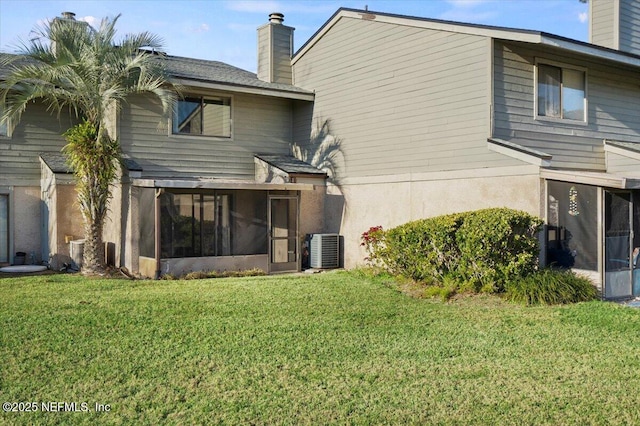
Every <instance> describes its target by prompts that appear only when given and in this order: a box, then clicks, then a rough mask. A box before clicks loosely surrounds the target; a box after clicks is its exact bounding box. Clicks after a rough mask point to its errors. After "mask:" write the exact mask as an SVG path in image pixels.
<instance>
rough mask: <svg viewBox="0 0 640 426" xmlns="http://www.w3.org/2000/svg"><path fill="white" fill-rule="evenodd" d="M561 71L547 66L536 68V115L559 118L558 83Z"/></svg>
mask: <svg viewBox="0 0 640 426" xmlns="http://www.w3.org/2000/svg"><path fill="white" fill-rule="evenodd" d="M561 79H562V70H561V69H560V68H557V67H552V66H549V65H539V66H538V115H540V116H543V117H558V118H559V117H560V82H561Z"/></svg>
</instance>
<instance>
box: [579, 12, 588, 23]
mask: <svg viewBox="0 0 640 426" xmlns="http://www.w3.org/2000/svg"><path fill="white" fill-rule="evenodd" d="M578 20H579V21H580V22H582V23H583V24H584V23H585V22H587V21H588V20H589V14H588V13H587V12H582V13H580V14H578Z"/></svg>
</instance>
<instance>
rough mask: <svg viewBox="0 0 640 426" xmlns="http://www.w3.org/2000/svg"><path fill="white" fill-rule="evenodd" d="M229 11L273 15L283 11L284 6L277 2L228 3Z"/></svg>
mask: <svg viewBox="0 0 640 426" xmlns="http://www.w3.org/2000/svg"><path fill="white" fill-rule="evenodd" d="M227 9H230V10H235V11H236V12H253V13H267V14H269V13H272V12H279V11H281V10H283V5H282V4H281V3H279V2H277V1H245V0H239V1H228V2H227Z"/></svg>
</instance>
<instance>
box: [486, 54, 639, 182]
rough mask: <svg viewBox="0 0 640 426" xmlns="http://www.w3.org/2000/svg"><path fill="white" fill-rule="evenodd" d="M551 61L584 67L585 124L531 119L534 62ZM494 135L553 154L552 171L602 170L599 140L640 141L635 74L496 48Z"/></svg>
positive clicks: (590, 61) (572, 59)
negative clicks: (585, 93)
mask: <svg viewBox="0 0 640 426" xmlns="http://www.w3.org/2000/svg"><path fill="white" fill-rule="evenodd" d="M535 58H538V60H539V61H544V60H550V61H557V62H562V63H565V64H569V65H575V66H579V67H584V68H586V69H587V99H588V112H587V114H588V123H587V124H571V123H565V122H552V121H545V120H536V119H535V117H534V112H535V110H534V108H535V102H534V85H535V82H534V64H535ZM494 61H495V63H494V74H495V83H494V124H495V126H494V136H495V137H498V138H502V139H506V140H509V141H512V142H515V143H518V144H521V145H524V146H527V147H530V148H534V149H538V150H541V151H544V152H547V153H549V154H551V155H553V160H552V165H553V166H554V167H567V168H577V169H589V170H604V169H605V162H604V148H603V142H602V141H603V139H605V138H606V139H612V140H621V141H630V142H636V141H637V142H640V120H638V117H639V116H640V74H638V72H637V70H633V69H631V68H624V67H622V66H618V65H615V64H611V63H606V62H604V61H602V60H598V61H597V62H594V60H593V59H592V58H588V57H580V56H570V55H567V54H566V52H560V51H557V52H556V53H554V51H553V50H552V49H545V50H540V49H539V48H536V47H532V46H530V45H524V44H518V43H501V42H496V44H495V58H494Z"/></svg>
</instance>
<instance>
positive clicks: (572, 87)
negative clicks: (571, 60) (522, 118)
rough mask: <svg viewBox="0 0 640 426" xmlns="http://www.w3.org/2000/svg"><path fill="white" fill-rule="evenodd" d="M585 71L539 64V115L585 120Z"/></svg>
mask: <svg viewBox="0 0 640 426" xmlns="http://www.w3.org/2000/svg"><path fill="white" fill-rule="evenodd" d="M585 81H586V78H585V72H584V71H581V70H577V69H570V68H561V67H557V66H552V65H546V64H538V117H548V118H558V119H564V120H574V121H585V109H586V108H585V105H586V96H585V93H586V91H585Z"/></svg>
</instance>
